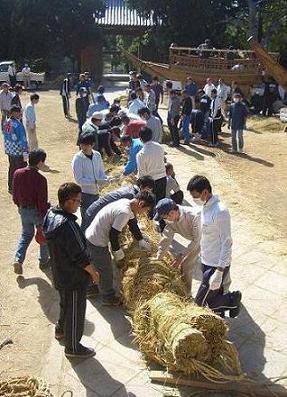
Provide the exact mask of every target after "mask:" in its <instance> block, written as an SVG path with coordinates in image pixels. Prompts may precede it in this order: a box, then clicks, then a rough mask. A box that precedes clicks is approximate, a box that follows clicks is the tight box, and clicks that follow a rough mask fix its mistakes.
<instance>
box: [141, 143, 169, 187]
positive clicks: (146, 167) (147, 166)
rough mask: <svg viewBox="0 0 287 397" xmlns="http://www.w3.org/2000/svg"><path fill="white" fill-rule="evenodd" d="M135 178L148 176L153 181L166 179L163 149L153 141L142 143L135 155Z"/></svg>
mask: <svg viewBox="0 0 287 397" xmlns="http://www.w3.org/2000/svg"><path fill="white" fill-rule="evenodd" d="M137 170H138V174H137V177H138V178H140V177H142V176H144V175H150V176H151V177H152V178H153V179H154V180H155V181H156V180H158V179H161V178H164V177H166V171H165V164H164V149H163V147H162V146H161V145H160V144H159V143H157V142H153V141H149V142H146V143H144V146H143V148H142V149H141V150H140V151H139V152H138V154H137Z"/></svg>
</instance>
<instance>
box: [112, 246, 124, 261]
mask: <svg viewBox="0 0 287 397" xmlns="http://www.w3.org/2000/svg"><path fill="white" fill-rule="evenodd" d="M113 256H114V260H115V261H116V262H118V261H121V260H122V259H124V257H125V253H124V251H123V250H122V249H121V248H120V249H119V250H118V251H113Z"/></svg>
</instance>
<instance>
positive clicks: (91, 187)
mask: <svg viewBox="0 0 287 397" xmlns="http://www.w3.org/2000/svg"><path fill="white" fill-rule="evenodd" d="M71 88H72V87H71V84H70V76H69V75H67V76H66V78H65V79H64V81H63V84H62V87H61V91H60V94H61V96H62V100H63V110H64V115H65V116H66V117H67V118H69V117H71V114H70V97H71ZM166 90H167V93H168V101H169V102H168V119H167V123H168V127H169V131H170V137H171V141H172V145H173V146H175V147H177V146H179V144H180V128H181V129H182V134H183V138H184V143H185V144H189V143H190V141H191V139H192V140H193V141H198V140H199V139H200V140H201V139H209V141H210V144H211V145H215V146H216V145H217V144H218V133H220V128H221V124H222V121H224V120H226V122H228V123H229V124H230V127H231V131H232V151H234V152H238V151H242V149H243V129H244V128H245V123H246V117H247V114H248V110H247V106H246V104H245V103H244V95H243V93H242V92H240V88H239V87H237V86H236V84H234V85H233V87H232V91H231V92H229V91H228V88H227V86H226V85H225V84H224V82H223V81H222V80H219V83H218V85H217V86H215V85H214V84H213V82H212V81H211V80H210V79H207V82H206V85H205V87H204V88H203V89H202V90H198V88H197V86H196V84H195V82H194V81H193V80H192V78H188V79H187V82H186V86H185V89H184V90H183V91H182V92H181V93H179V92H177V91H176V90H174V89H173V88H172V85H171V84H169V83H167V87H166ZM21 92H22V90H21V89H20V87H18V88H17V90H16V89H15V94H14V95H13V94H12V93H11V92H10V91H9V86H7V85H5V84H4V85H3V89H2V91H1V93H0V104H1V111H2V131H3V136H4V145H5V153H6V154H7V155H8V159H9V173H8V191H9V193H11V194H12V198H13V201H14V203H15V205H16V206H17V207H18V210H19V214H20V217H21V222H22V231H21V235H20V238H19V241H18V246H17V249H16V253H15V261H14V264H13V266H14V272H15V273H16V274H17V275H22V274H23V270H24V261H25V257H26V253H27V249H28V247H29V244H30V243H31V241H32V239H33V237H34V234H35V232H36V235H35V238H36V241H37V242H38V243H39V244H40V255H39V266H40V268H41V269H42V270H44V271H46V270H47V269H49V268H51V269H52V275H53V283H54V286H55V288H56V289H57V290H58V291H59V297H60V315H59V321H58V322H57V324H56V326H55V337H56V338H57V339H58V340H64V343H65V354H66V356H67V357H80V358H86V357H91V356H93V355H94V354H95V351H94V350H93V349H91V348H88V347H85V346H83V345H82V344H81V337H82V334H83V327H84V319H85V309H86V298H87V297H89V298H93V297H95V295H96V296H97V295H98V294H100V296H101V300H102V304H103V305H108V306H115V307H116V306H118V305H120V304H121V299H120V296H119V295H118V293H117V288H116V286H115V279H114V263H115V262H120V261H123V260H124V259H125V251H124V249H123V247H122V246H121V239H120V235H121V233H122V231H123V229H124V228H125V227H126V226H128V228H129V230H130V232H131V234H132V236H133V238H134V240H135V241H137V242H138V247H139V249H141V250H145V251H146V252H147V255H154V254H151V246H152V245H151V242H150V241H149V240H148V238H147V237H146V236H145V235H144V233H143V231H142V230H141V226H140V223H139V222H138V216H140V215H145V216H146V217H147V219H148V221H149V222H154V223H155V225H156V227H157V230H158V233H159V235H160V242H159V244H158V248H157V253H156V258H157V259H158V260H160V259H162V258H163V257H164V255H165V253H166V252H168V251H170V252H172V253H173V255H174V261H173V263H172V264H171V266H174V267H176V268H178V269H179V271H181V272H182V274H183V277H184V279H185V281H186V294H187V296H191V295H192V278H193V269H194V266H195V264H196V263H197V261H198V260H200V263H201V269H202V281H201V283H200V286H199V289H198V291H197V293H196V295H195V298H194V299H195V302H196V303H197V304H198V305H201V306H208V307H209V308H211V309H212V310H213V311H214V312H215V313H217V314H218V315H220V316H222V317H224V316H225V315H226V314H228V315H229V317H232V318H234V317H237V316H238V314H239V312H240V305H241V303H240V302H241V292H240V291H230V289H229V288H230V284H231V278H230V265H231V256H232V237H231V220H230V213H229V211H228V209H227V208H226V207H225V206H224V205H223V204H222V203H221V202H220V199H219V197H218V196H217V195H215V194H214V193H213V190H212V186H211V183H210V181H209V180H208V179H207V178H206V177H205V176H202V175H196V176H194V177H192V178H191V179H190V181H189V183H188V185H187V187H186V190H187V192H188V193H189V194H190V197H191V204H192V205H191V206H188V205H185V203H184V193H183V190H182V189H181V188H180V186H179V184H178V182H177V180H176V175H175V171H174V167H173V165H172V164H171V163H168V162H167V159H166V156H167V153H166V152H165V149H164V146H163V145H162V138H163V126H162V120H161V119H160V118H159V117H158V116H159V114H158V107H159V104H160V103H161V102H162V100H163V92H164V91H163V87H162V85H161V83H160V82H159V80H158V78H156V77H154V78H153V81H152V84H149V83H148V82H147V81H145V80H144V79H143V77H142V76H141V75H137V74H136V73H134V72H132V73H131V74H130V83H129V94H128V96H129V98H128V104H127V107H126V108H123V107H121V103H120V101H119V100H118V99H115V100H114V102H113V103H111V104H110V103H109V101H108V100H107V99H106V97H105V90H104V87H103V86H100V87H98V89H97V92H96V93H95V94H94V93H93V91H92V86H91V80H90V78H89V76H88V74H82V75H81V76H80V79H79V83H78V85H77V87H76V101H75V103H76V113H77V119H78V139H77V142H76V143H77V145H78V146H79V150H78V151H77V153H76V154H75V155H74V156H73V158H72V159H71V170H72V173H73V176H74V180H75V182H66V183H63V184H62V185H61V186H60V187H59V190H58V205H56V206H55V207H50V204H49V199H48V183H47V179H46V178H45V176H44V175H42V174H41V173H40V172H39V170H42V171H47V170H49V167H47V166H46V164H45V162H46V153H45V151H43V150H42V149H39V147H38V140H37V135H36V113H35V108H36V106H37V103H38V102H39V95H38V94H32V95H31V97H30V103H29V104H28V105H26V107H25V109H24V110H23V112H22V107H21V100H20V97H21ZM230 95H231V96H232V101H233V102H232V104H231V106H230V109H228V107H227V100H228V97H229V96H230ZM13 101H14V102H13ZM4 103H5V104H7V106H6V107H3V104H4ZM191 131H192V133H191ZM26 132H27V135H26ZM120 157H123V158H126V162H125V164H124V165H123V166H122V170H121V172H120V174H119V175H117V176H113V177H112V176H110V175H107V173H106V164H107V161H109V159H110V158H112V159H113V160H114V161H117V160H118V159H119V158H120ZM128 176H132V177H133V181H134V182H133V183H131V182H130V183H128V184H127V185H126V186H124V187H121V188H118V189H116V190H112V191H111V192H110V193H108V194H101V190H102V187H104V186H105V185H107V184H109V183H111V182H112V181H113V180H114V178H116V179H117V180H124V179H125V178H127V177H128ZM79 208H80V214H81V224H80V225H79V223H78V222H77V217H76V216H75V213H76V212H77V211H78V209H79ZM175 234H178V235H180V236H182V237H184V238H185V239H186V240H187V241H189V244H188V245H187V247H186V248H184V247H182V249H181V251H180V252H177V253H174V252H173V251H172V250H171V243H172V240H173V238H174V235H175Z"/></svg>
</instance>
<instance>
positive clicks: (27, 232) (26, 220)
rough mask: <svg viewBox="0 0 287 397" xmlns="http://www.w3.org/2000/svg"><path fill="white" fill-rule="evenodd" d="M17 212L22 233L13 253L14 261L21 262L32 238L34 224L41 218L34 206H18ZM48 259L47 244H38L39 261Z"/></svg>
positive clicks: (39, 223)
mask: <svg viewBox="0 0 287 397" xmlns="http://www.w3.org/2000/svg"><path fill="white" fill-rule="evenodd" d="M19 214H20V216H21V221H22V234H21V237H20V239H19V241H18V246H17V250H16V255H15V261H16V262H19V263H23V262H24V260H25V257H26V252H27V249H28V247H29V245H30V243H31V241H32V240H33V237H34V233H35V226H37V225H41V224H42V219H41V218H40V217H39V215H38V211H37V210H36V208H19ZM48 260H49V250H48V246H47V245H40V256H39V261H40V263H41V264H45V263H46V262H48Z"/></svg>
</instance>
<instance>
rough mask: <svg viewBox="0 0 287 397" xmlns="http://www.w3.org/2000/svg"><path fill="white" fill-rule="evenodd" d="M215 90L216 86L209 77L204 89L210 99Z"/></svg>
mask: <svg viewBox="0 0 287 397" xmlns="http://www.w3.org/2000/svg"><path fill="white" fill-rule="evenodd" d="M214 88H215V85H214V84H213V83H212V81H211V78H209V77H208V79H206V84H205V86H204V88H203V91H204V92H205V93H206V95H208V96H209V98H211V91H212V90H214Z"/></svg>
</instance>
